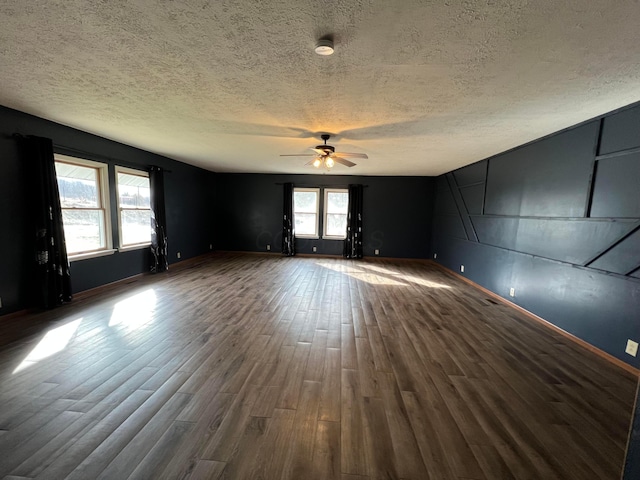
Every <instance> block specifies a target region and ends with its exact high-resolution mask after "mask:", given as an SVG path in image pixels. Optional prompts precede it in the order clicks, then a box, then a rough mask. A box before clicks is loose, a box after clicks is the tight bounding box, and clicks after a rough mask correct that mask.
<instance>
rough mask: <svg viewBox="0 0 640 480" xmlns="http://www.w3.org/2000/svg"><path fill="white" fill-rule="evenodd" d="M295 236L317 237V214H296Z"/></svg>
mask: <svg viewBox="0 0 640 480" xmlns="http://www.w3.org/2000/svg"><path fill="white" fill-rule="evenodd" d="M295 234H296V235H313V236H316V235H317V234H318V233H317V232H316V214H315V213H296V214H295Z"/></svg>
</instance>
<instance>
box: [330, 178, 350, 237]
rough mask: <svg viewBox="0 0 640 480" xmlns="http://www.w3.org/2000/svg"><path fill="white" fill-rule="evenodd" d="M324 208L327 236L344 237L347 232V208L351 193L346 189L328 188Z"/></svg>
mask: <svg viewBox="0 0 640 480" xmlns="http://www.w3.org/2000/svg"><path fill="white" fill-rule="evenodd" d="M324 208H325V224H324V234H325V236H328V237H340V238H344V237H345V235H346V234H347V209H348V208H349V193H348V192H347V191H346V190H344V191H342V190H340V191H338V190H327V191H326V200H325V203H324Z"/></svg>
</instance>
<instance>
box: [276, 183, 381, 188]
mask: <svg viewBox="0 0 640 480" xmlns="http://www.w3.org/2000/svg"><path fill="white" fill-rule="evenodd" d="M285 183H293V186H294V187H302V188H324V187H327V188H348V187H349V185H361V184H360V183H349V184H346V185H340V184H337V185H326V184H325V185H323V184H318V183H295V182H276V183H275V184H276V185H284V184H285ZM362 187H363V188H369V185H362Z"/></svg>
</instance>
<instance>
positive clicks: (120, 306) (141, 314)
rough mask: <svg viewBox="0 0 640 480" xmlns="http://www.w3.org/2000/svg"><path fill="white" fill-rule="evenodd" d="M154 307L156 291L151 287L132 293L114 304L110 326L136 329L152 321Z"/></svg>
mask: <svg viewBox="0 0 640 480" xmlns="http://www.w3.org/2000/svg"><path fill="white" fill-rule="evenodd" d="M155 308H156V292H154V291H153V289H149V290H145V291H144V292H141V293H138V294H136V295H133V296H131V297H129V298H126V299H124V300H122V301H120V302H118V303H116V304H115V306H114V307H113V313H112V314H111V320H109V326H110V327H121V328H125V329H127V330H138V329H140V328H143V327H145V326H147V324H148V323H150V322H151V321H153V314H154V313H155Z"/></svg>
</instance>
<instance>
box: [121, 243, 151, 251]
mask: <svg viewBox="0 0 640 480" xmlns="http://www.w3.org/2000/svg"><path fill="white" fill-rule="evenodd" d="M150 246H151V242H149V243H138V244H136V245H127V246H126V247H120V248H119V249H118V252H130V251H131V250H141V249H143V248H149V247H150Z"/></svg>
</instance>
